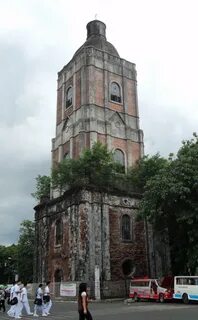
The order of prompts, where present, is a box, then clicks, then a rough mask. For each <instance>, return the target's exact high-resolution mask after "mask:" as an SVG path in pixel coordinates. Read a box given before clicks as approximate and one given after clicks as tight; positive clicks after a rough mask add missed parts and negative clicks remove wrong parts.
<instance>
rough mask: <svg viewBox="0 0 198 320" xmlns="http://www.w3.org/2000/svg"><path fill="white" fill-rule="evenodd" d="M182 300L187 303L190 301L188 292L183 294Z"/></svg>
mask: <svg viewBox="0 0 198 320" xmlns="http://www.w3.org/2000/svg"><path fill="white" fill-rule="evenodd" d="M182 301H183V303H185V304H188V303H189V299H188V295H187V294H186V293H184V294H183V296H182Z"/></svg>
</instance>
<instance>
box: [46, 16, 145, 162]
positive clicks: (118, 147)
mask: <svg viewBox="0 0 198 320" xmlns="http://www.w3.org/2000/svg"><path fill="white" fill-rule="evenodd" d="M96 141H100V142H102V143H104V144H106V145H107V146H108V149H109V150H113V151H114V156H115V158H116V160H117V161H120V162H121V163H122V164H123V165H124V166H125V168H127V167H129V166H131V165H133V164H134V163H135V162H136V160H138V159H139V158H140V157H141V155H142V153H143V133H142V131H141V130H140V129H139V114H138V101H137V82H136V69H135V64H133V63H131V62H128V61H126V60H124V59H121V58H120V57H119V54H118V52H117V50H116V49H115V47H114V46H113V45H112V44H111V43H109V42H108V41H107V39H106V25H105V24H104V23H103V22H101V21H98V20H94V21H91V22H89V23H88V24H87V40H86V42H85V43H84V44H83V45H82V46H81V47H80V48H79V49H78V50H77V51H76V53H75V54H74V56H73V58H72V59H71V61H70V62H69V63H68V64H67V65H66V66H64V67H63V69H62V70H61V71H60V72H59V73H58V94H57V118H56V137H55V139H53V142H52V155H53V163H56V162H60V161H62V160H63V159H64V158H65V157H70V158H76V157H78V156H79V154H80V153H81V152H82V150H83V149H84V148H91V147H92V145H93V143H94V142H96Z"/></svg>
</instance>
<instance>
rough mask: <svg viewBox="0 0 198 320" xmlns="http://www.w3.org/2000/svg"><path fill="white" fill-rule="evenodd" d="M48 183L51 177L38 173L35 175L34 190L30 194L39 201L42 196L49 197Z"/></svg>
mask: <svg viewBox="0 0 198 320" xmlns="http://www.w3.org/2000/svg"><path fill="white" fill-rule="evenodd" d="M50 183H51V178H50V177H49V176H45V175H44V176H41V175H38V176H37V177H36V191H35V192H34V193H32V194H31V195H32V196H33V197H34V198H35V199H37V200H39V201H41V200H42V198H49V196H50Z"/></svg>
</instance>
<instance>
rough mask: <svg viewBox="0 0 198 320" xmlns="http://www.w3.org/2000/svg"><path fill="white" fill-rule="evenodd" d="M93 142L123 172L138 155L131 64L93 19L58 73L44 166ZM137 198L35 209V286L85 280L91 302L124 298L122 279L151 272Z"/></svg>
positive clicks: (88, 197) (70, 201)
mask: <svg viewBox="0 0 198 320" xmlns="http://www.w3.org/2000/svg"><path fill="white" fill-rule="evenodd" d="M96 141H100V142H102V143H103V144H106V145H107V147H108V149H109V151H110V150H111V151H113V154H114V157H115V160H116V161H119V162H120V163H121V164H122V165H124V166H125V169H126V170H127V168H128V167H130V166H132V165H133V164H134V163H135V162H136V161H137V160H138V159H140V157H141V156H142V154H143V133H142V131H141V130H140V128H139V114H138V102H137V82H136V70H135V65H134V64H133V63H131V62H128V61H126V60H124V59H121V58H120V56H119V54H118V52H117V50H116V49H115V48H114V46H113V45H112V44H111V43H109V42H108V41H107V40H106V26H105V24H104V23H103V22H101V21H98V20H94V21H91V22H89V23H88V24H87V40H86V42H85V43H84V44H83V45H82V46H81V47H80V48H79V49H78V50H77V51H76V53H75V54H74V56H73V58H72V59H71V61H70V62H69V63H68V64H67V65H66V66H64V67H63V69H62V70H61V71H60V72H59V73H58V90H57V116H56V136H55V138H54V139H53V140H52V166H54V165H56V163H58V162H61V161H62V160H63V159H64V158H68V157H70V158H74V159H75V158H78V157H79V155H80V154H81V152H82V151H83V149H85V148H91V147H92V145H93V144H94V143H95V142H96ZM113 192H114V193H113ZM139 197H140V195H138V194H130V196H129V195H127V194H126V195H125V194H124V195H123V194H119V193H118V192H117V193H115V191H112V193H105V194H103V195H101V194H100V193H99V192H96V191H94V190H93V189H92V190H90V189H89V190H84V189H83V190H67V191H66V192H65V193H64V194H61V196H60V195H59V194H57V193H55V192H54V193H53V194H52V195H51V199H50V200H46V201H45V202H43V203H40V204H39V205H37V206H36V207H35V211H36V212H35V222H36V224H35V225H36V246H35V247H36V249H35V250H36V252H35V271H34V278H35V281H37V282H39V281H44V280H45V279H49V280H51V282H58V283H60V281H74V282H78V281H87V282H89V284H90V287H91V292H92V295H93V296H95V297H97V298H98V297H100V294H101V296H103V297H108V296H112V293H113V294H114V295H115V296H123V295H125V294H126V292H125V281H124V279H126V277H128V278H129V277H131V275H137V276H141V275H148V274H149V273H150V269H151V263H150V258H149V257H150V256H151V255H152V253H150V252H149V250H148V241H147V240H148V238H149V235H148V228H147V226H146V225H145V223H144V222H142V221H136V215H137V208H138V203H139ZM56 288H57V286H56Z"/></svg>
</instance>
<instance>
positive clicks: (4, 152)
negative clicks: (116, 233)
mask: <svg viewBox="0 0 198 320" xmlns="http://www.w3.org/2000/svg"><path fill="white" fill-rule="evenodd" d="M0 4H1V11H0V67H1V68H0V70H1V74H0V97H1V100H0V104H1V105H0V145H1V157H0V177H1V180H0V223H1V227H2V228H1V230H3V231H2V232H1V233H0V244H8V243H12V242H15V241H17V237H18V230H19V225H20V222H21V221H22V220H23V219H27V218H29V219H33V216H34V211H33V206H34V205H35V200H34V199H33V198H31V196H30V193H31V192H33V191H34V187H35V177H36V176H37V175H38V174H48V173H49V172H50V165H51V164H50V160H51V154H50V153H51V138H53V137H54V134H55V119H56V79H57V72H58V71H59V70H60V69H62V67H63V66H64V65H65V64H67V63H68V62H69V60H70V59H71V58H72V56H73V54H74V52H75V51H76V50H77V49H78V48H79V47H80V46H81V45H82V43H83V42H84V41H85V40H86V24H87V23H88V22H89V21H91V20H93V19H94V18H95V14H97V18H98V19H99V20H102V21H104V22H105V23H106V25H107V39H108V41H110V42H111V43H113V44H114V45H115V47H116V49H117V50H118V52H119V54H120V56H121V57H122V58H124V59H126V60H129V61H131V62H134V63H136V66H137V72H138V96H139V111H140V124H141V128H142V129H143V131H144V136H145V141H144V142H145V153H150V154H153V153H156V152H158V151H159V152H160V153H161V154H162V155H164V156H167V155H168V154H169V153H170V152H176V151H177V150H178V148H179V146H180V145H181V140H183V139H187V138H190V137H191V135H192V132H193V131H196V130H197V122H198V112H197V105H198V97H197V74H198V60H197V56H198V47H197V43H196V38H197V34H196V32H197V27H198V26H197V24H198V22H197V16H196V15H197V9H196V5H197V4H196V1H194V0H188V1H185V0H184V1H178V0H175V1H170V0H167V1H159V0H151V1H147V0H139V1H136V0H123V1H122V3H121V4H119V5H118V4H117V3H115V1H112V0H110V1H105V0H100V1H98V0H92V1H91V0H86V1H84V2H80V1H78V2H76V1H75V2H68V1H65V0H56V1H55V0H42V1H40V0H28V1H26V0H17V1H13V0H0ZM178 8H179V10H178Z"/></svg>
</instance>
